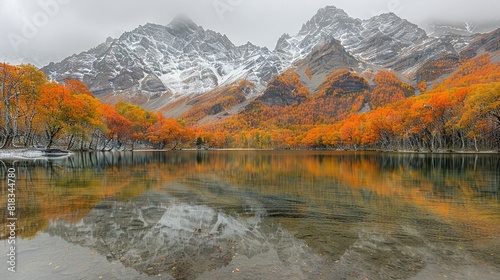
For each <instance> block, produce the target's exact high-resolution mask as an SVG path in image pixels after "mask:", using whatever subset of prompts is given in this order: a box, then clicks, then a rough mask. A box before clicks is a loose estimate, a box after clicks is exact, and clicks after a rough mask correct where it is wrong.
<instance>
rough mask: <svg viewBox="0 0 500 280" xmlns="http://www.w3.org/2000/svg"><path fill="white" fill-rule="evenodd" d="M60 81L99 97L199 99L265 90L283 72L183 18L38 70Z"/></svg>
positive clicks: (262, 53) (261, 55)
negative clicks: (244, 84) (248, 84)
mask: <svg viewBox="0 0 500 280" xmlns="http://www.w3.org/2000/svg"><path fill="white" fill-rule="evenodd" d="M42 70H43V71H44V72H46V73H47V74H48V75H49V76H50V77H51V78H53V79H55V80H58V81H61V80H64V79H68V78H76V79H79V80H82V81H83V82H84V83H85V84H87V85H88V86H89V88H90V90H91V91H92V92H94V93H95V94H97V95H100V94H108V93H112V92H119V91H132V92H134V91H141V92H149V93H151V94H154V93H158V92H170V93H172V94H177V95H181V96H182V95H186V94H192V93H203V92H206V91H209V90H212V89H214V88H216V87H218V86H221V85H226V84H229V83H232V82H234V81H236V80H239V79H247V80H250V81H252V82H254V83H256V84H257V85H261V87H264V85H265V82H266V81H267V80H268V79H270V78H271V77H273V76H274V75H276V74H278V73H279V72H280V71H282V70H283V69H282V67H281V64H280V61H279V60H277V59H275V58H273V55H272V54H271V52H270V51H269V50H268V49H266V48H261V47H257V46H255V45H252V44H251V43H248V44H246V45H244V46H239V47H237V46H235V45H234V44H233V43H232V42H231V41H230V40H229V39H228V38H227V37H226V36H225V35H221V34H219V33H217V32H214V31H211V30H204V29H203V28H202V27H200V26H198V25H196V24H195V23H194V22H193V21H191V20H190V19H188V18H187V17H185V16H179V17H177V18H175V19H174V20H173V21H172V22H171V23H170V24H169V25H167V26H162V25H156V24H149V23H148V24H146V25H144V26H139V27H138V28H136V29H135V30H133V31H130V32H125V33H124V34H123V35H122V36H120V38H118V39H108V40H107V41H106V42H105V43H103V44H101V45H99V46H98V47H96V48H94V49H91V50H89V51H87V52H83V53H80V54H77V55H73V56H71V57H69V58H67V59H65V60H63V61H62V62H60V63H51V64H49V65H48V66H46V67H44V68H43V69H42Z"/></svg>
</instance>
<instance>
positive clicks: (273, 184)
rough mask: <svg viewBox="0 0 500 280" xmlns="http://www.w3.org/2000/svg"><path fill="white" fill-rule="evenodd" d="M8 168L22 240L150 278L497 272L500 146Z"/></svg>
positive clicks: (137, 158)
mask: <svg viewBox="0 0 500 280" xmlns="http://www.w3.org/2000/svg"><path fill="white" fill-rule="evenodd" d="M16 165H17V168H18V170H19V177H20V178H22V179H21V181H20V184H19V187H18V188H19V189H20V190H21V194H20V196H19V197H20V201H19V209H20V214H21V216H22V217H23V218H22V219H20V221H19V222H20V223H21V224H22V226H21V228H22V230H21V231H20V232H19V235H20V236H22V237H24V238H35V240H36V234H37V232H39V231H45V232H48V233H50V234H51V235H54V236H60V237H62V238H64V239H65V240H67V241H68V242H70V243H74V244H79V245H81V246H83V247H87V248H93V249H94V250H97V251H98V252H99V253H100V254H101V255H103V256H106V258H107V259H108V260H109V261H119V262H121V263H122V264H124V265H126V266H128V267H132V268H134V269H135V270H137V271H139V272H141V273H143V274H144V275H158V274H162V275H163V277H167V278H168V277H173V278H178V279H195V278H197V277H200V278H202V279H231V277H232V276H231V275H232V274H233V273H240V274H241V276H242V277H241V278H244V277H248V278H249V279H251V278H259V277H260V278H262V279H283V278H285V277H286V278H292V279H312V278H314V279H320V278H323V279H339V278H344V279H363V278H364V277H367V278H369V279H388V278H397V279H408V278H412V277H413V278H414V279H427V278H429V277H431V278H433V277H434V276H436V275H438V274H439V275H447V276H450V277H455V278H457V279H467V278H470V277H469V276H477V277H479V278H484V279H488V277H491V279H495V277H498V276H499V275H500V265H499V264H500V258H499V256H498V254H495V252H499V251H500V242H499V241H498V240H499V239H498V237H500V225H499V224H498V220H499V218H500V202H499V195H500V157H499V156H498V155H444V154H442V155H424V154H378V153H363V154H360V153H331V152H269V151H266V152H258V151H238V152H235V151H232V152H207V151H200V152H196V151H192V152H191V151H185V152H121V153H80V154H75V155H74V156H72V157H70V158H67V159H64V160H62V161H45V162H23V163H19V162H18V163H16ZM1 172H2V176H5V174H6V172H5V170H2V171H1ZM3 179H4V178H3ZM5 197H6V193H5V190H2V200H4V201H5V199H4V198H5ZM3 217H5V215H2V218H3ZM3 224H4V223H3ZM2 232H5V230H3V231H2ZM3 238H5V236H2V239H3ZM445 268H448V270H445ZM233 271H234V272H233ZM447 271H448V272H447ZM450 271H454V272H450ZM446 273H448V274H446ZM453 273H455V274H453ZM466 275H469V276H466Z"/></svg>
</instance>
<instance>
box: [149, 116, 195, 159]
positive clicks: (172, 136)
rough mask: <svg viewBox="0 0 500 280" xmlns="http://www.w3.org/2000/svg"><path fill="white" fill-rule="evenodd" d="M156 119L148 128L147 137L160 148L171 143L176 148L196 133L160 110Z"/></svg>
mask: <svg viewBox="0 0 500 280" xmlns="http://www.w3.org/2000/svg"><path fill="white" fill-rule="evenodd" d="M156 120H157V121H156V122H155V123H154V124H153V125H151V126H150V127H149V128H148V130H147V135H148V136H147V139H148V140H150V141H151V142H153V143H154V144H155V146H156V147H157V148H158V149H164V148H165V147H167V146H168V145H171V146H172V147H171V149H172V150H175V149H176V148H177V146H178V145H179V144H183V143H185V142H187V141H190V140H192V138H193V135H194V133H193V132H192V131H191V130H190V129H189V128H186V127H185V126H184V125H182V124H181V123H180V122H178V121H177V120H174V119H167V118H165V117H164V116H163V115H162V114H161V113H160V112H158V113H157V115H156Z"/></svg>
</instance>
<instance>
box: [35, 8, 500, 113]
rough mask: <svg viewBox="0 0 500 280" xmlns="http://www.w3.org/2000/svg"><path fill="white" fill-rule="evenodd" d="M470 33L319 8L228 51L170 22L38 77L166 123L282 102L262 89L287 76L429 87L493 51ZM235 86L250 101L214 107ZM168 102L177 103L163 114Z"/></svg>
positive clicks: (310, 84)
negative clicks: (342, 76)
mask: <svg viewBox="0 0 500 280" xmlns="http://www.w3.org/2000/svg"><path fill="white" fill-rule="evenodd" d="M469 33H471V32H469ZM469 33H467V34H466V33H463V32H459V33H456V32H455V33H453V32H444V33H442V34H438V35H439V36H429V35H428V34H427V33H426V31H425V30H423V29H422V28H420V27H419V26H417V25H415V24H413V23H411V22H409V21H407V20H405V19H402V18H400V17H398V16H397V15H395V14H394V13H386V14H381V15H377V16H374V17H372V18H370V19H366V20H361V19H355V18H352V17H350V16H349V15H348V14H347V13H346V12H345V11H343V10H341V9H338V8H336V7H333V6H327V7H325V8H322V9H320V10H319V11H318V12H317V13H316V14H315V15H314V16H313V17H312V18H311V19H310V20H309V21H307V22H306V23H304V24H303V26H302V28H301V29H300V30H299V31H298V33H297V34H295V35H290V34H284V35H282V36H281V37H280V38H279V39H278V41H277V44H276V47H275V49H274V50H272V51H271V50H269V49H267V48H265V47H259V46H256V45H254V44H252V43H250V42H248V43H247V44H245V45H242V46H236V45H234V44H233V43H232V42H231V41H230V40H229V39H228V38H227V37H226V36H225V35H222V34H220V33H217V32H215V31H212V30H205V29H204V28H203V27H201V26H198V25H197V24H196V23H194V22H193V21H192V20H190V19H189V18H187V17H185V16H178V17H176V18H175V19H174V20H172V22H170V24H168V25H167V26H162V25H156V24H151V23H148V24H146V25H144V26H139V27H138V28H136V29H134V30H132V31H130V32H125V33H123V34H122V35H121V36H120V37H119V38H116V39H113V38H108V40H106V42H104V43H102V44H101V45H99V46H97V47H95V48H93V49H90V50H88V51H86V52H82V53H80V54H75V55H73V56H71V57H68V58H66V59H64V60H63V61H61V62H58V63H50V64H49V65H47V66H46V67H44V68H42V70H43V71H44V72H45V73H46V74H47V75H49V77H51V78H52V79H54V80H57V81H63V80H65V79H68V78H74V79H78V80H81V81H83V82H84V83H85V84H86V85H87V86H88V87H89V88H90V90H91V91H92V92H93V93H94V94H95V95H96V96H97V97H99V98H101V99H102V100H104V101H105V102H108V103H114V102H117V101H126V102H131V103H135V104H139V105H141V106H143V107H145V108H147V109H150V110H162V112H164V113H165V114H166V115H172V116H174V115H176V116H178V115H183V114H185V113H186V112H188V111H190V110H192V109H194V110H195V111H199V110H196V108H194V107H196V106H209V107H210V106H213V105H214V104H223V105H221V106H219V105H217V106H219V107H217V108H218V109H217V108H216V109H217V110H208V109H207V110H205V111H206V112H205V113H206V114H207V115H209V116H211V115H212V113H214V112H216V113H217V114H220V115H227V112H228V111H229V110H230V108H229V107H228V105H227V104H238V106H239V107H238V108H239V110H241V109H242V106H241V105H242V104H247V103H249V102H250V101H251V100H254V99H255V98H257V97H258V96H259V95H261V94H264V93H265V94H266V95H265V98H264V99H265V100H273V101H272V102H271V101H269V102H270V103H276V104H281V105H283V104H288V103H289V102H290V100H291V99H290V98H289V97H285V96H283V98H284V99H283V98H281V99H280V98H278V99H275V98H274V97H272V96H271V95H272V93H273V92H274V93H276V92H281V91H276V90H272V89H269V88H268V86H274V87H276V85H273V84H272V83H273V82H276V81H275V77H277V76H278V75H279V74H281V73H284V72H285V71H287V70H290V69H292V70H293V71H294V72H295V73H296V74H297V75H298V78H299V80H300V83H301V84H302V85H303V86H305V87H306V88H307V89H308V90H309V91H310V92H311V94H315V93H317V92H318V87H320V85H321V84H323V83H324V81H325V79H326V78H327V77H329V76H330V74H332V73H333V72H335V71H338V70H341V69H347V70H349V71H350V72H353V73H357V74H361V75H364V74H363V73H372V74H375V73H377V72H378V71H380V70H389V71H392V72H394V73H396V74H397V75H398V77H400V78H403V79H409V80H408V82H409V83H413V85H415V84H416V83H418V82H420V81H429V82H430V81H434V80H437V79H439V78H440V77H441V76H443V75H446V74H449V73H451V72H453V71H454V70H455V69H456V68H457V67H458V65H459V64H460V63H461V61H462V59H469V58H472V57H475V56H477V55H480V54H482V53H484V52H490V53H494V52H497V51H498V41H499V38H500V34H499V32H498V30H497V31H494V32H491V33H488V34H483V35H482V34H469ZM434 35H436V34H434ZM365 77H367V76H365ZM294 79H295V77H294ZM368 80H369V81H370V78H369V77H368ZM242 81H245V82H248V83H250V84H252V90H251V91H249V92H250V94H246V93H243V91H241V90H237V91H235V94H236V92H238V93H237V96H238V97H237V98H236V100H237V102H226V101H221V102H219V101H217V102H213V101H214V98H213V96H212V95H214V94H215V95H217V96H218V97H217V98H219V97H220V98H228V97H227V96H225V95H224V94H223V91H224V90H225V89H231V90H234V89H237V88H238V83H240V82H242ZM295 82H297V81H295ZM370 83H371V82H370ZM280 85H282V83H280ZM285 88H286V87H285ZM235 96H236V95H235ZM242 96H244V98H245V100H242ZM231 98H233V97H231ZM294 98H295V97H294ZM198 102H199V103H198ZM299 103H300V102H299ZM172 104H184V105H183V108H172ZM194 104H196V106H194ZM167 105H168V106H167ZM166 108H169V110H173V111H175V113H169V112H167V111H168V110H166ZM221 108H223V109H224V110H222V111H220V110H219V109H221ZM233 111H234V110H233ZM201 115H203V114H201ZM201 115H200V116H201Z"/></svg>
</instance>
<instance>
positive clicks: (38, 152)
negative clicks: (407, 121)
mask: <svg viewBox="0 0 500 280" xmlns="http://www.w3.org/2000/svg"><path fill="white" fill-rule="evenodd" d="M183 151H188V152H194V151H198V152H217V151H221V152H336V153H380V154H416V155H426V154H428V155H496V154H500V151H495V150H485V151H478V152H476V151H436V152H430V151H410V150H401V151H387V150H334V149H331V150H329V149H252V148H242V149H240V148H227V149H180V150H155V149H137V150H126V151H119V150H112V151H83V152H104V153H108V152H111V153H113V152H183ZM79 152H82V151H67V150H62V149H57V148H56V149H44V148H9V149H0V159H50V158H52V159H56V158H65V157H68V156H70V155H73V154H75V153H79Z"/></svg>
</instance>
